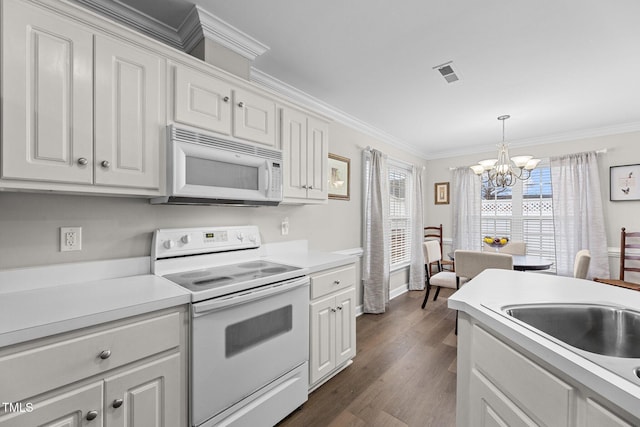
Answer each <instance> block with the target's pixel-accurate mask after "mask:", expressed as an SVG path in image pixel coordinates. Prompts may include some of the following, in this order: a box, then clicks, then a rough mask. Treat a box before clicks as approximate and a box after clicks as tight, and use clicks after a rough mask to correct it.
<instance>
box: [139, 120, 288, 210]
mask: <svg viewBox="0 0 640 427" xmlns="http://www.w3.org/2000/svg"><path fill="white" fill-rule="evenodd" d="M167 194H168V195H167V196H164V197H156V198H154V199H151V203H153V204H189V205H213V204H225V205H252V206H260V205H277V204H278V203H280V202H281V201H282V151H280V150H276V149H273V148H267V147H259V146H257V145H253V144H249V143H242V142H237V141H231V140H225V139H220V138H218V137H216V136H213V135H210V134H205V133H200V132H194V131H192V130H189V129H184V128H178V127H176V126H174V125H170V126H169V128H168V141H167Z"/></svg>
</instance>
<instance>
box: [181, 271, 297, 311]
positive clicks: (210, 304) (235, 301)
mask: <svg viewBox="0 0 640 427" xmlns="http://www.w3.org/2000/svg"><path fill="white" fill-rule="evenodd" d="M300 286H309V278H308V277H306V276H304V277H299V278H297V279H292V280H288V281H286V282H282V283H278V284H276V285H272V286H267V287H265V288H262V289H251V290H248V291H246V292H241V293H239V294H234V295H229V296H227V297H221V298H216V299H212V300H209V301H204V302H200V303H196V304H194V305H193V317H199V316H204V315H206V314H209V313H211V312H214V311H217V310H222V309H226V308H229V307H233V306H235V305H239V304H245V303H248V302H251V301H255V300H257V299H261V298H266V297H268V296H272V295H276V294H280V293H282V292H287V291H289V290H291V289H294V288H297V287H300Z"/></svg>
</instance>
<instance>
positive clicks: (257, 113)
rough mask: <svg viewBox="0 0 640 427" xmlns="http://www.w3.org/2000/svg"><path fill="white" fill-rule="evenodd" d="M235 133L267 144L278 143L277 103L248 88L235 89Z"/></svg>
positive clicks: (239, 136)
mask: <svg viewBox="0 0 640 427" xmlns="http://www.w3.org/2000/svg"><path fill="white" fill-rule="evenodd" d="M234 102H235V105H234V111H233V135H234V136H236V137H238V138H242V139H246V140H249V141H253V142H258V143H260V144H265V145H271V146H275V145H276V104H275V102H273V101H272V100H271V99H268V98H265V97H263V96H260V95H258V94H256V93H253V92H249V91H246V90H241V89H235V90H234Z"/></svg>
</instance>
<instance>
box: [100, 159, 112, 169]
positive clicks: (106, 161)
mask: <svg viewBox="0 0 640 427" xmlns="http://www.w3.org/2000/svg"><path fill="white" fill-rule="evenodd" d="M100 166H102V167H103V168H105V169H106V168H108V167H109V166H111V162H110V161H108V160H103V161H102V162H101V163H100Z"/></svg>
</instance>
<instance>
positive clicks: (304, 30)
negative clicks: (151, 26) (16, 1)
mask: <svg viewBox="0 0 640 427" xmlns="http://www.w3.org/2000/svg"><path fill="white" fill-rule="evenodd" d="M120 3H124V4H126V5H128V6H131V7H133V8H135V9H137V10H139V11H140V12H142V13H144V14H146V15H148V16H150V17H153V18H155V19H157V20H159V21H161V22H163V23H165V24H167V25H168V26H170V27H173V28H177V27H178V26H179V25H180V23H181V22H182V20H183V19H184V17H185V16H186V15H187V13H188V12H189V11H190V10H191V7H192V4H194V3H195V4H198V5H199V6H201V7H202V8H204V9H205V10H207V11H208V12H210V13H211V14H213V15H215V16H217V17H219V18H221V19H222V20H224V21H226V22H228V23H229V24H231V25H233V26H235V27H236V28H237V29H239V30H241V31H243V32H245V33H246V34H248V35H250V36H252V37H253V38H255V39H257V40H259V41H260V42H262V43H264V44H265V45H267V46H269V48H270V49H269V50H268V51H267V52H266V53H264V54H263V55H262V56H260V57H258V58H257V59H256V61H255V62H254V67H255V68H257V69H258V70H260V71H262V72H264V73H266V74H268V75H270V76H272V77H275V78H276V79H278V80H281V81H283V82H285V83H288V84H289V85H292V86H294V87H295V88H297V89H300V90H302V91H304V92H306V93H308V94H310V95H312V96H313V97H315V98H318V99H320V100H321V101H324V102H326V103H327V104H330V105H332V106H333V107H335V108H337V109H339V110H342V111H344V112H346V113H348V114H350V115H351V116H354V117H355V118H357V119H360V120H361V121H363V122H366V123H367V124H369V125H371V126H373V127H375V128H377V129H380V130H382V131H383V132H385V133H387V134H389V135H390V136H392V137H393V139H396V140H399V141H402V142H404V143H406V144H409V145H410V146H412V147H414V150H415V151H416V152H419V153H421V154H423V155H425V156H426V157H428V158H435V157H442V156H445V155H453V154H460V153H465V152H467V153H471V152H477V151H480V150H483V149H488V148H493V147H494V146H495V145H494V144H495V143H496V142H497V141H499V140H500V139H501V137H502V128H501V124H500V122H499V121H498V120H496V118H497V116H499V115H502V114H510V115H511V119H510V120H509V121H507V123H506V136H507V139H508V140H511V141H513V142H514V144H516V145H521V144H523V145H526V144H532V143H536V142H542V141H550V140H554V139H556V140H557V139H558V138H559V137H560V138H562V137H573V136H583V135H595V134H606V133H615V132H619V131H621V130H640V24H639V23H638V17H640V1H637V0H609V1H602V0H536V1H524V0H515V1H514V0H482V1H480V0H449V1H435V0H430V1H429V0H401V1H393V2H392V1H383V0H348V1H345V0H322V1H320V0H315V1H314V0H306V1H300V0H270V1H265V0H234V1H229V0H120ZM447 61H453V64H454V67H455V69H456V71H457V72H458V74H459V75H460V77H461V81H459V82H456V83H453V84H447V83H446V82H445V80H444V79H443V78H442V77H441V76H440V74H439V73H438V72H437V71H436V70H433V69H432V68H433V67H434V66H436V65H439V64H442V63H445V62H447ZM603 148H604V147H603Z"/></svg>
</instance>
